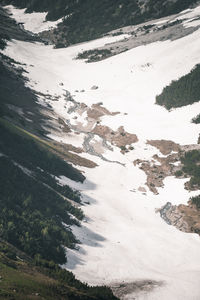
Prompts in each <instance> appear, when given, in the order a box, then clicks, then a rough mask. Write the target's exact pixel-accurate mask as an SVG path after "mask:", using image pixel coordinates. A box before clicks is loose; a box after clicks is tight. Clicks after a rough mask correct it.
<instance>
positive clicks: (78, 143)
mask: <svg viewBox="0 0 200 300" xmlns="http://www.w3.org/2000/svg"><path fill="white" fill-rule="evenodd" d="M47 136H48V137H49V138H50V139H52V140H54V141H57V142H61V143H64V144H71V145H73V146H74V147H80V148H82V146H83V142H84V134H81V133H80V134H76V135H75V134H68V133H61V134H59V133H57V134H53V133H49V134H47Z"/></svg>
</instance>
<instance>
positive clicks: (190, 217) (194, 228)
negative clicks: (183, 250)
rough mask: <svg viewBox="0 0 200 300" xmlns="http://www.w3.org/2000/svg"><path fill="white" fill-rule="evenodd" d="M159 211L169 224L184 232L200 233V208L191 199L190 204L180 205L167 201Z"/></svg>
mask: <svg viewBox="0 0 200 300" xmlns="http://www.w3.org/2000/svg"><path fill="white" fill-rule="evenodd" d="M158 211H159V212H160V216H161V217H162V218H163V219H164V220H165V222H166V223H167V224H169V225H173V226H175V227H176V228H177V229H179V230H181V231H183V232H190V233H192V232H194V233H198V234H199V235H200V210H199V209H198V208H197V207H196V205H194V204H192V203H191V201H189V203H188V205H183V204H181V205H179V206H176V205H172V204H171V203H170V202H167V204H165V205H164V206H163V207H162V208H161V209H159V210H158Z"/></svg>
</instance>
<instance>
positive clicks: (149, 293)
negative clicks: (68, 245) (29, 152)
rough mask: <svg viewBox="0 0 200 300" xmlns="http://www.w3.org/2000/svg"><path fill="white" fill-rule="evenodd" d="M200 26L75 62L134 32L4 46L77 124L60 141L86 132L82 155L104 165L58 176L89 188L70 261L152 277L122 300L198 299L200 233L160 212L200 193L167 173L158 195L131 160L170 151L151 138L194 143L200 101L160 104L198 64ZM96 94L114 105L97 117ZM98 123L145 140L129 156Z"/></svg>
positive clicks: (114, 280)
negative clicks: (76, 178)
mask: <svg viewBox="0 0 200 300" xmlns="http://www.w3.org/2000/svg"><path fill="white" fill-rule="evenodd" d="M13 13H14V11H13ZM189 13H190V15H188V19H187V21H188V20H189V18H191V19H192V18H194V17H197V15H198V13H199V8H198V9H196V10H195V12H193V13H192V12H191V11H190V12H189ZM180 17H181V15H180ZM157 22H160V21H159V20H158V21H157ZM188 22H189V21H188ZM195 24H196V23H195ZM195 24H194V22H193V25H194V26H197V28H196V31H194V32H193V33H191V34H189V35H186V36H184V37H182V38H180V39H176V40H173V41H171V40H166V41H159V42H154V43H149V44H147V45H143V46H139V47H136V48H133V49H131V50H129V51H126V52H124V53H121V54H119V55H116V56H113V57H110V58H108V59H106V60H102V61H100V62H95V63H91V64H87V63H85V62H84V61H80V60H76V59H75V58H76V56H77V54H78V53H79V52H82V51H85V50H91V49H96V48H97V47H101V46H104V45H105V44H106V43H111V42H114V41H122V40H123V39H124V38H128V36H129V34H126V35H119V36H113V37H104V38H101V39H98V40H94V41H91V42H88V43H84V44H79V45H75V46H71V47H69V48H67V49H53V47H52V46H46V45H42V44H39V43H28V42H21V41H14V40H13V41H11V42H9V43H8V46H7V48H6V49H5V50H4V54H6V55H8V56H10V57H11V58H14V59H15V60H17V61H19V62H22V63H24V64H26V66H24V68H25V69H26V70H27V71H28V73H27V75H26V76H27V77H28V79H29V82H27V84H28V85H29V86H30V87H32V88H33V89H34V90H35V91H37V92H40V93H42V94H40V96H39V100H40V102H41V103H43V104H44V105H47V104H49V105H51V107H52V108H53V111H54V112H55V114H56V115H57V117H58V116H59V117H61V118H63V120H64V121H66V122H67V124H68V125H69V126H71V129H72V130H74V131H73V133H70V134H67V133H65V134H63V135H62V138H61V139H60V140H63V141H64V142H65V141H67V140H68V136H69V140H68V143H73V142H72V141H73V139H72V138H71V136H72V135H73V137H76V136H77V134H79V138H78V143H80V144H79V145H80V146H82V147H83V149H84V150H85V153H83V154H81V155H82V156H83V157H86V158H90V159H92V160H94V161H95V162H96V163H97V164H98V167H96V168H91V169H87V168H83V167H81V168H80V169H81V170H82V171H84V173H85V175H86V178H87V179H86V181H85V182H84V183H83V184H77V183H74V182H72V181H70V180H68V179H66V178H62V179H60V180H61V182H63V183H67V184H69V185H71V186H72V187H76V188H78V189H79V190H81V191H82V195H83V202H84V203H85V206H84V208H83V210H84V212H85V215H86V219H85V222H84V223H83V224H82V225H83V226H82V227H81V228H78V227H73V232H74V233H75V234H76V235H77V237H78V238H79V240H80V241H81V242H82V244H81V246H80V249H79V251H77V250H73V251H72V250H67V252H68V263H67V265H66V267H67V268H68V269H70V270H72V271H73V272H74V273H75V274H76V276H77V277H78V278H79V279H81V280H83V281H87V282H88V283H91V284H102V283H103V284H111V285H116V284H121V283H123V284H127V283H132V282H136V281H144V280H150V281H155V284H154V288H153V289H152V290H151V288H150V289H149V290H145V289H144V290H140V289H139V290H137V291H135V290H132V291H130V293H129V295H124V296H123V297H124V298H123V299H148V300H150V299H151V300H156V299H159V300H160V299H162V300H168V299H172V300H179V299H180V300H198V299H200V286H199V280H200V260H199V249H200V239H199V236H198V235H196V234H188V233H183V232H181V231H178V230H177V229H176V228H174V227H172V226H169V225H168V224H166V223H165V222H164V221H163V220H162V219H161V218H160V215H159V214H158V213H156V209H157V208H160V207H161V206H162V205H164V204H166V202H168V201H170V202H171V203H172V204H180V203H187V201H188V199H189V197H190V196H192V195H196V194H198V191H195V192H190V193H189V192H188V191H186V190H185V189H184V183H185V179H175V178H174V177H168V178H167V179H165V181H164V187H163V188H159V195H155V194H153V193H152V192H150V191H149V190H148V188H147V187H146V174H145V173H144V172H143V171H142V170H140V169H139V167H138V165H134V163H133V162H134V161H135V160H137V159H143V160H152V159H153V156H154V155H155V154H158V155H160V157H163V155H162V154H161V153H160V152H159V150H158V149H157V148H155V147H153V146H150V145H147V144H146V141H147V140H151V139H152V140H160V139H162V140H172V141H174V142H176V143H179V144H181V145H185V144H195V143H197V139H198V136H199V129H200V127H199V125H196V124H193V123H191V119H192V118H193V117H194V116H195V115H196V114H197V112H198V111H199V110H200V103H196V104H193V105H190V106H187V107H182V108H179V109H176V110H172V111H170V112H169V111H167V110H165V109H164V108H162V107H160V106H157V105H155V97H156V95H157V94H159V93H160V92H161V91H162V89H163V88H164V87H165V86H166V85H168V84H169V83H170V82H171V81H172V80H175V79H178V78H180V77H181V76H183V75H185V74H187V73H189V72H190V70H191V69H192V68H193V67H194V66H195V65H196V64H198V63H200V55H199V53H200V40H199V36H200V29H199V28H198V25H199V23H198V24H196V25H195ZM94 86H95V88H92V87H94ZM66 91H68V92H66ZM69 93H70V97H71V98H70V100H69ZM99 102H102V103H103V106H104V107H105V108H106V109H107V110H108V111H109V112H108V111H106V112H105V113H104V114H103V115H101V117H96V122H95V121H94V120H95V118H94V117H91V108H92V107H93V106H92V105H94V104H96V105H98V103H99ZM83 104H85V106H83ZM81 105H82V106H81ZM77 107H78V108H77ZM81 109H82V110H81ZM84 109H85V110H84ZM83 110H84V112H83ZM110 112H118V114H111V113H110ZM98 122H99V123H100V124H101V125H102V126H107V127H109V128H110V129H111V130H112V131H113V132H114V131H116V130H118V128H119V127H120V126H123V127H124V129H125V131H126V132H129V133H130V134H136V135H137V138H138V141H136V142H135V143H131V144H128V145H129V146H130V145H132V147H133V149H132V150H131V151H129V152H128V153H125V154H122V153H121V151H120V147H118V146H117V144H116V143H111V142H110V140H109V139H106V138H107V136H103V135H101V134H98V133H97V131H94V129H95V126H97V125H98V124H99V123H98ZM80 134H81V135H83V140H82V138H80ZM90 134H92V136H90ZM112 134H114V133H112ZM123 134H125V135H126V133H122V136H123ZM51 136H53V135H51ZM88 136H89V137H91V139H95V138H96V142H95V141H94V143H96V144H97V143H98V142H99V140H102V145H101V146H102V149H101V150H102V151H101V154H102V155H103V157H102V156H99V157H98V155H96V153H92V154H93V156H91V151H88V143H89V142H88ZM98 139H99V140H98ZM76 143H77V142H76ZM84 143H85V144H84ZM105 143H107V146H105ZM111 147H112V149H111ZM97 148H98V147H97ZM97 152H98V151H97ZM95 155H96V156H95ZM111 161H114V162H111Z"/></svg>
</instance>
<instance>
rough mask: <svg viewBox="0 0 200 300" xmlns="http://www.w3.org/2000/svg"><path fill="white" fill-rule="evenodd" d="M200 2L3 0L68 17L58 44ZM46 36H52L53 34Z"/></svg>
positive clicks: (57, 37)
mask: <svg viewBox="0 0 200 300" xmlns="http://www.w3.org/2000/svg"><path fill="white" fill-rule="evenodd" d="M196 2H197V0H184V1H182V0H176V1H171V0H167V1H166V0H165V1H161V0H159V1H158V0H156V1H155V0H148V1H142V0H140V1H136V0H134V1H133V0H125V1H121V0H117V1H116V0H115V1H111V0H103V1H99V0H98V1H92V0H86V1H85V0H81V1H75V0H60V1H56V2H53V1H51V0H46V1H43V2H42V4H41V1H38V0H34V1H28V0H23V1H18V0H8V1H7V0H6V1H4V0H1V3H2V4H6V5H8V4H13V5H15V6H17V7H19V8H26V12H28V13H31V12H47V15H46V20H57V19H60V18H64V19H63V22H61V23H60V24H58V28H57V29H54V31H53V35H54V38H53V40H54V42H55V43H56V46H57V47H63V46H68V45H71V44H74V43H80V42H84V41H87V40H92V39H95V38H98V37H100V36H102V35H103V34H105V33H107V32H108V31H111V30H114V29H117V28H119V27H123V26H128V25H135V24H139V23H143V22H145V21H149V20H152V19H155V18H161V17H165V16H169V15H172V14H176V13H178V12H180V11H182V10H184V9H186V8H188V6H190V5H192V4H195V3H196ZM42 36H43V35H42ZM44 36H45V37H46V38H47V37H48V38H50V39H52V34H51V35H50V36H49V35H48V34H46V35H44Z"/></svg>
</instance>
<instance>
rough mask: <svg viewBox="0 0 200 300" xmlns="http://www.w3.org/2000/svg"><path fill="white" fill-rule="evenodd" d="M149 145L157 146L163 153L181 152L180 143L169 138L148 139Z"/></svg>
mask: <svg viewBox="0 0 200 300" xmlns="http://www.w3.org/2000/svg"><path fill="white" fill-rule="evenodd" d="M147 144H148V145H151V146H153V147H156V148H157V149H158V150H159V151H160V152H161V153H162V154H163V155H168V154H170V153H171V152H172V151H174V152H179V151H180V145H178V144H176V143H174V142H172V141H167V140H149V141H147Z"/></svg>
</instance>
